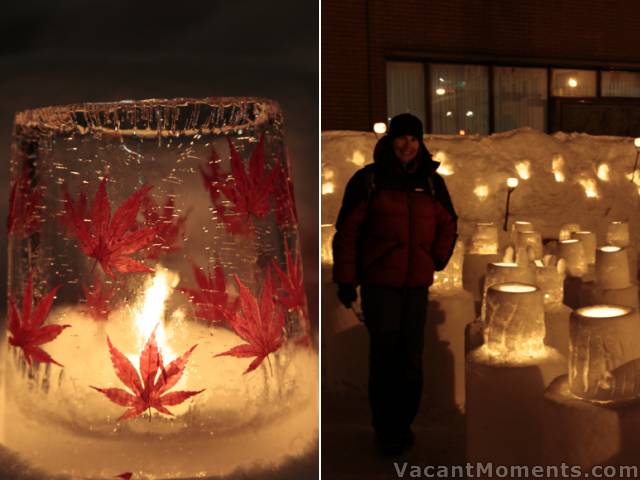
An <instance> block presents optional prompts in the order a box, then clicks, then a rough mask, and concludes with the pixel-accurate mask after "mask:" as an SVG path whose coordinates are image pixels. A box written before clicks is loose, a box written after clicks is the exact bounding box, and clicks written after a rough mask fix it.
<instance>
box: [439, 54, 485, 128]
mask: <svg viewBox="0 0 640 480" xmlns="http://www.w3.org/2000/svg"><path fill="white" fill-rule="evenodd" d="M429 70H430V73H429V78H430V85H431V92H430V97H431V130H432V132H433V133H445V134H457V133H462V132H464V133H480V134H487V133H489V74H488V73H489V70H488V68H487V67H485V66H479V65H449V64H435V63H434V64H431V65H429Z"/></svg>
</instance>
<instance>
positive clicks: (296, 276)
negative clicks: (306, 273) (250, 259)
mask: <svg viewBox="0 0 640 480" xmlns="http://www.w3.org/2000/svg"><path fill="white" fill-rule="evenodd" d="M284 252H285V260H286V264H287V270H286V272H285V271H283V270H282V269H281V268H280V265H278V262H277V261H276V260H275V259H274V260H273V268H274V270H275V271H276V274H277V275H278V278H279V279H280V289H281V290H282V291H283V294H282V295H278V301H279V302H280V303H281V304H282V305H283V306H285V307H286V308H289V309H293V308H303V307H304V306H305V305H306V303H307V297H306V295H305V293H304V279H303V278H302V265H301V264H300V255H299V254H297V255H296V257H295V258H293V256H292V255H291V250H289V246H288V245H287V243H286V242H285V244H284Z"/></svg>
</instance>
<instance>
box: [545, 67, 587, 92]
mask: <svg viewBox="0 0 640 480" xmlns="http://www.w3.org/2000/svg"><path fill="white" fill-rule="evenodd" d="M551 95H553V96H554V97H595V96H596V71H595V70H573V69H566V68H554V69H552V70H551Z"/></svg>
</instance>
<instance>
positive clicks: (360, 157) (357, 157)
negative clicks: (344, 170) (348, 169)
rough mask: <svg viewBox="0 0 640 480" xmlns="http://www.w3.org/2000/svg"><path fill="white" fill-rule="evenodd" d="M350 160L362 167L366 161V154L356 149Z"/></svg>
mask: <svg viewBox="0 0 640 480" xmlns="http://www.w3.org/2000/svg"><path fill="white" fill-rule="evenodd" d="M349 161H350V162H351V163H353V164H354V165H356V166H357V167H362V166H363V165H364V162H365V158H364V154H363V153H362V152H361V151H360V150H356V151H355V152H353V157H351V158H350V159H349Z"/></svg>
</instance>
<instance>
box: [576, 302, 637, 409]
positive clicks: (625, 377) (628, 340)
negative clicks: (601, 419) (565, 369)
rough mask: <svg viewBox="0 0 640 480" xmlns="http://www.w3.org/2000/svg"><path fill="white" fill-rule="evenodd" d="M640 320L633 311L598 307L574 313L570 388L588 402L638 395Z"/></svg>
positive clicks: (613, 306)
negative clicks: (636, 362)
mask: <svg viewBox="0 0 640 480" xmlns="http://www.w3.org/2000/svg"><path fill="white" fill-rule="evenodd" d="M639 337H640V318H638V313H637V312H636V311H634V310H633V309H631V308H628V307H621V306H616V305H595V306H589V307H584V308H579V309H578V310H575V311H574V312H573V313H572V314H571V320H570V335H569V352H570V354H569V388H570V390H571V392H572V393H573V394H574V395H576V396H578V397H580V398H583V399H586V400H626V399H630V398H634V397H636V396H637V395H638V392H637V391H636V390H637V383H638V382H637V380H636V376H637V374H635V372H634V371H633V370H634V369H633V368H631V370H629V368H626V366H625V364H627V365H630V366H631V367H633V364H631V363H630V362H632V361H633V360H637V359H638V358H640V343H639V342H638V341H637V339H638V338H639Z"/></svg>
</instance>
